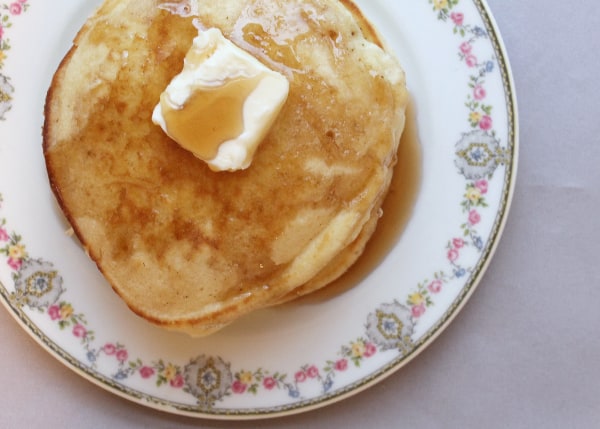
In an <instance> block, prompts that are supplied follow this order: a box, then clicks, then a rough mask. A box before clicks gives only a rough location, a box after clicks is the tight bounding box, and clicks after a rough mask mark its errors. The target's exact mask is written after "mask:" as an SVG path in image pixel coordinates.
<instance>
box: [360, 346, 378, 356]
mask: <svg viewBox="0 0 600 429" xmlns="http://www.w3.org/2000/svg"><path fill="white" fill-rule="evenodd" d="M375 353H377V346H376V345H375V344H373V343H365V353H364V354H363V356H364V357H367V358H370V357H371V356H373V355H374V354H375Z"/></svg>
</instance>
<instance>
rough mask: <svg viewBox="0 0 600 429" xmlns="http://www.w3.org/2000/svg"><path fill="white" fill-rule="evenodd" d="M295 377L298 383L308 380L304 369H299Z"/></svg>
mask: <svg viewBox="0 0 600 429" xmlns="http://www.w3.org/2000/svg"><path fill="white" fill-rule="evenodd" d="M294 378H295V379H296V381H297V382H298V383H302V382H304V381H306V373H305V372H304V371H298V372H297V373H296V374H294Z"/></svg>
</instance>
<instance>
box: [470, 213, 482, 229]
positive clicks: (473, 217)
mask: <svg viewBox="0 0 600 429" xmlns="http://www.w3.org/2000/svg"><path fill="white" fill-rule="evenodd" d="M480 221H481V215H480V214H479V213H478V212H477V210H471V211H470V212H469V223H470V224H471V225H477V224H478V223H479V222H480Z"/></svg>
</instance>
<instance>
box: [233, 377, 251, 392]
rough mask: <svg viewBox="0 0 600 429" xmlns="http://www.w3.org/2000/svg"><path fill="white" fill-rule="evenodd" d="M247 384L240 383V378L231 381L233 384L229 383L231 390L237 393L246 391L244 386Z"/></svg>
mask: <svg viewBox="0 0 600 429" xmlns="http://www.w3.org/2000/svg"><path fill="white" fill-rule="evenodd" d="M247 387H248V386H247V385H245V384H244V383H242V382H241V381H240V380H235V381H234V382H233V384H232V385H231V390H232V391H233V393H237V394H238V395H241V394H242V393H244V392H245V391H246V388H247Z"/></svg>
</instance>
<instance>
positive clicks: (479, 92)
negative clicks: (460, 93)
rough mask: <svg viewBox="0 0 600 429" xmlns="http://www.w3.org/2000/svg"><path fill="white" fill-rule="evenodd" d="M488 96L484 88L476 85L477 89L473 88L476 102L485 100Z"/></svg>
mask: <svg viewBox="0 0 600 429" xmlns="http://www.w3.org/2000/svg"><path fill="white" fill-rule="evenodd" d="M486 95H487V92H486V91H485V88H484V87H483V86H481V85H476V86H475V88H473V97H475V100H483V99H484V98H485V96H486Z"/></svg>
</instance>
